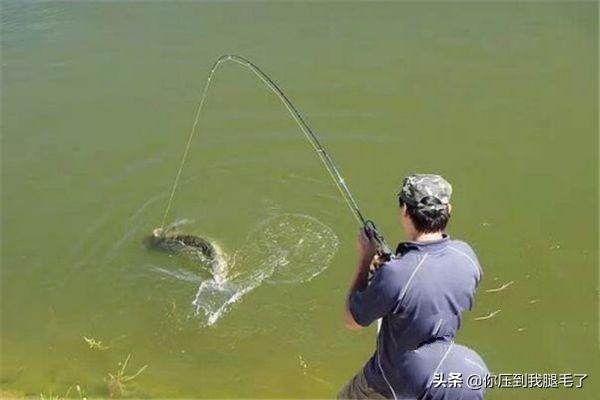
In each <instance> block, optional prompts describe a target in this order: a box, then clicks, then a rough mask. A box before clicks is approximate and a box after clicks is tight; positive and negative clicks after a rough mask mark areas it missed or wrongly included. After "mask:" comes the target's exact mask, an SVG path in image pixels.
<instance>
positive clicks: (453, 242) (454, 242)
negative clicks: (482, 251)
mask: <svg viewBox="0 0 600 400" xmlns="http://www.w3.org/2000/svg"><path fill="white" fill-rule="evenodd" d="M448 246H450V247H451V248H454V249H456V250H462V251H467V252H469V253H473V254H475V250H473V247H471V245H470V244H469V243H467V242H466V241H464V240H461V239H450V240H449V241H448Z"/></svg>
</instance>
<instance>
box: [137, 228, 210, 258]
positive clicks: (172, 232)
mask: <svg viewBox="0 0 600 400" xmlns="http://www.w3.org/2000/svg"><path fill="white" fill-rule="evenodd" d="M145 243H146V245H147V247H149V248H151V249H157V250H162V251H166V252H168V253H172V254H181V255H185V256H190V257H192V258H195V259H199V260H200V261H201V262H202V263H203V264H208V265H209V266H213V265H214V264H215V263H217V262H218V258H219V254H218V251H217V248H216V247H215V246H214V245H213V244H212V243H211V242H210V241H209V240H207V239H204V238H201V237H199V236H196V235H189V234H183V233H181V232H179V231H178V230H176V229H175V228H166V229H164V228H156V229H154V230H153V231H152V235H150V236H149V237H147V238H146V240H145Z"/></svg>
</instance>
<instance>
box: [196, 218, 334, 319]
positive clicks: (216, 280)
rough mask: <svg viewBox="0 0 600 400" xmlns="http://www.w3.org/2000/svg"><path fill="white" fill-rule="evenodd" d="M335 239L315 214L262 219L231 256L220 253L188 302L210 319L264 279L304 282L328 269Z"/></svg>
mask: <svg viewBox="0 0 600 400" xmlns="http://www.w3.org/2000/svg"><path fill="white" fill-rule="evenodd" d="M338 244H339V240H338V237H337V236H336V235H335V233H334V232H333V230H332V229H331V228H329V227H328V226H327V225H325V224H323V223H322V222H320V221H319V220H317V219H316V218H313V217H310V216H307V215H302V214H280V215H277V216H274V217H271V218H269V219H267V220H265V221H263V222H261V223H260V224H259V225H258V226H257V227H256V229H254V230H253V231H252V232H251V233H250V234H249V235H248V237H247V239H246V242H245V243H244V245H243V246H241V248H240V249H239V250H238V251H237V252H236V253H235V254H234V255H233V256H232V257H231V258H229V257H226V256H222V257H221V259H220V261H219V263H217V264H218V265H217V266H216V267H215V268H214V269H213V278H212V279H209V280H205V281H203V282H202V283H201V284H200V286H199V288H198V291H197V293H196V296H195V298H194V300H193V302H192V304H193V306H194V308H195V314H196V315H197V316H200V317H203V318H204V322H205V323H206V324H207V325H213V324H214V323H215V322H217V320H218V319H219V318H220V317H221V316H222V315H223V314H224V313H225V312H227V310H228V309H229V308H230V306H231V305H232V304H234V303H235V302H237V301H239V300H240V299H241V298H242V297H243V296H244V295H245V294H247V293H249V292H250V291H252V290H254V289H256V288H257V287H259V286H260V285H261V284H262V283H263V282H269V283H272V284H280V283H301V282H306V281H309V280H311V279H313V278H314V277H316V276H317V275H319V274H320V273H322V272H323V271H325V269H327V267H328V266H329V263H330V262H331V260H332V259H333V257H334V256H335V253H336V252H337V248H338Z"/></svg>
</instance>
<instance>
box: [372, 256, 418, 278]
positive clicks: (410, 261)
mask: <svg viewBox="0 0 600 400" xmlns="http://www.w3.org/2000/svg"><path fill="white" fill-rule="evenodd" d="M421 257H423V255H422V254H419V253H418V252H412V251H411V252H409V253H406V254H404V255H402V256H395V257H392V259H391V260H390V261H388V262H386V263H385V264H383V265H382V266H381V267H379V268H378V270H377V271H381V272H382V273H383V275H402V274H405V273H406V272H407V271H410V270H412V268H414V267H416V266H417V264H418V263H419V260H420V258H421Z"/></svg>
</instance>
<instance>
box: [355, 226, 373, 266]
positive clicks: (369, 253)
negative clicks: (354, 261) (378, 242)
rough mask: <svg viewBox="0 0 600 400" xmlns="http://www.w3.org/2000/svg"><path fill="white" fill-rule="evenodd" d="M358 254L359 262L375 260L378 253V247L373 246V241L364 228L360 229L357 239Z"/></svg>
mask: <svg viewBox="0 0 600 400" xmlns="http://www.w3.org/2000/svg"><path fill="white" fill-rule="evenodd" d="M356 252H357V253H358V259H359V260H366V259H368V260H369V264H370V261H371V260H372V259H373V257H374V256H375V254H376V253H377V247H375V245H374V244H373V242H372V241H371V239H369V238H368V237H367V234H366V233H365V230H364V228H360V229H359V231H358V237H357V238H356Z"/></svg>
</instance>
